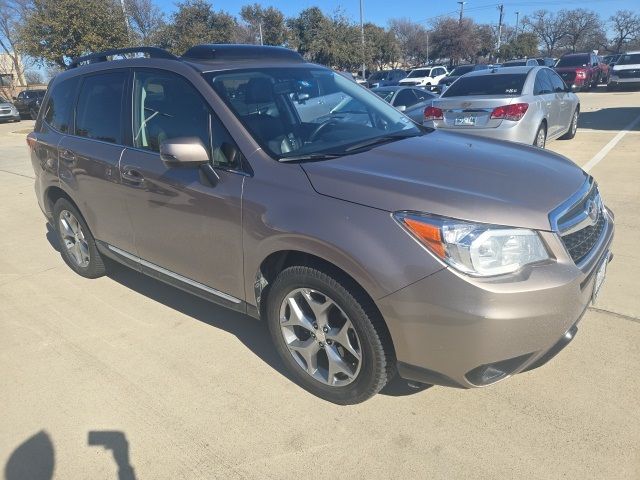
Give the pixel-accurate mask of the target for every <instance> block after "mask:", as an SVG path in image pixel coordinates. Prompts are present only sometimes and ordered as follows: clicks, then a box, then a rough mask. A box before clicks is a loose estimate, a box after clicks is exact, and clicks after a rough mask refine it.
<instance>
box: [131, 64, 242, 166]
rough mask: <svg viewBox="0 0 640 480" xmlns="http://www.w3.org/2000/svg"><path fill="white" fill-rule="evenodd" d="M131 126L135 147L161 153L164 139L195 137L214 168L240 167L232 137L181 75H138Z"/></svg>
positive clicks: (167, 73) (144, 72) (144, 71)
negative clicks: (208, 154)
mask: <svg viewBox="0 0 640 480" xmlns="http://www.w3.org/2000/svg"><path fill="white" fill-rule="evenodd" d="M209 122H211V134H210V133H209V132H210V128H209ZM132 125H133V146H134V147H136V148H141V149H144V150H150V151H152V152H159V151H160V144H161V143H162V142H163V141H165V140H170V139H172V138H179V137H196V138H199V139H200V141H201V142H202V144H203V145H204V146H205V148H206V149H207V152H209V153H210V157H211V159H212V163H213V166H215V167H220V168H226V169H234V170H235V169H240V168H241V165H242V161H241V153H240V150H239V149H238V147H237V145H236V144H235V142H234V141H233V139H232V137H231V135H230V134H229V132H228V131H227V129H226V128H225V127H224V125H223V124H222V122H221V121H220V120H219V119H218V118H217V117H216V116H215V115H212V114H211V112H210V109H209V106H208V105H207V103H206V102H205V101H204V99H203V98H202V96H201V95H200V93H199V92H198V90H196V88H195V87H194V86H193V85H192V84H191V83H190V82H189V81H188V80H186V79H185V78H183V77H181V76H180V75H176V74H173V73H169V72H164V71H155V70H141V71H138V72H136V74H135V79H134V86H133V124H132Z"/></svg>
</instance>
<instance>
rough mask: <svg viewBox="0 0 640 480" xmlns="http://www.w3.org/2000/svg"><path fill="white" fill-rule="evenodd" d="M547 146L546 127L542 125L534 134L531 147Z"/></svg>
mask: <svg viewBox="0 0 640 480" xmlns="http://www.w3.org/2000/svg"><path fill="white" fill-rule="evenodd" d="M546 144H547V126H546V125H545V124H544V123H541V124H540V127H538V131H537V132H536V138H535V139H534V140H533V145H534V146H536V147H539V148H544V146H545V145H546Z"/></svg>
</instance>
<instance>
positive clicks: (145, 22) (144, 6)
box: [123, 0, 164, 45]
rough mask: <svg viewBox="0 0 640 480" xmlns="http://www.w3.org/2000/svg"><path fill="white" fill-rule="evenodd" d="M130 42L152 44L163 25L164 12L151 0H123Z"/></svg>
mask: <svg viewBox="0 0 640 480" xmlns="http://www.w3.org/2000/svg"><path fill="white" fill-rule="evenodd" d="M123 5H124V8H125V13H126V14H127V19H128V22H129V29H130V31H129V34H130V36H131V43H135V44H136V45H153V44H155V43H156V38H155V37H156V36H157V34H158V32H159V31H160V29H161V28H162V27H163V26H164V14H163V13H162V10H160V8H158V6H157V5H156V4H155V3H154V2H153V0H123Z"/></svg>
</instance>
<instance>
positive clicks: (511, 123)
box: [424, 67, 580, 148]
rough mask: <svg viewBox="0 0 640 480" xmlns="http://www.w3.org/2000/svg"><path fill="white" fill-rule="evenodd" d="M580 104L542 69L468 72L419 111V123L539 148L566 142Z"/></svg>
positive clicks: (571, 134) (556, 78)
mask: <svg viewBox="0 0 640 480" xmlns="http://www.w3.org/2000/svg"><path fill="white" fill-rule="evenodd" d="M579 114H580V100H579V99H578V97H577V96H576V95H575V94H574V93H572V92H571V91H570V89H569V88H567V86H566V85H565V83H564V82H563V80H562V78H560V77H559V76H558V74H557V73H556V72H554V71H553V70H551V69H550V68H547V67H506V68H501V69H491V70H481V71H477V72H471V73H468V74H467V75H465V76H463V77H460V78H459V79H458V80H456V81H455V82H454V83H453V84H452V85H451V87H449V88H448V89H447V91H446V92H444V93H443V94H442V96H441V97H440V98H438V99H436V100H434V101H433V104H432V105H431V106H430V107H427V108H426V109H425V112H424V125H426V126H430V127H435V128H440V129H447V130H455V131H459V132H464V133H470V134H473V135H481V136H483V137H491V138H496V139H500V140H509V141H512V142H520V143H526V144H529V145H536V146H538V147H541V148H544V146H545V144H546V142H547V141H549V140H553V139H556V138H562V139H571V138H573V137H574V136H575V134H576V130H577V128H578V115H579Z"/></svg>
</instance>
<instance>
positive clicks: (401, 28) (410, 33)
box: [389, 18, 429, 65]
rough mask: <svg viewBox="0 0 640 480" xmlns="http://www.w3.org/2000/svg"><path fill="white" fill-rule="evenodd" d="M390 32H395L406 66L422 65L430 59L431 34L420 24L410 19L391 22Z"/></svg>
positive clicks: (395, 19)
mask: <svg viewBox="0 0 640 480" xmlns="http://www.w3.org/2000/svg"><path fill="white" fill-rule="evenodd" d="M389 30H390V31H391V32H393V34H394V35H395V37H396V40H397V42H398V46H399V48H400V54H401V56H402V60H403V61H404V63H405V64H406V65H421V64H423V63H425V62H426V60H427V59H428V57H429V51H428V46H429V39H428V36H429V32H428V31H427V29H426V28H424V27H423V26H422V25H420V24H419V23H416V22H413V21H411V20H409V19H408V18H394V19H391V20H389Z"/></svg>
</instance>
